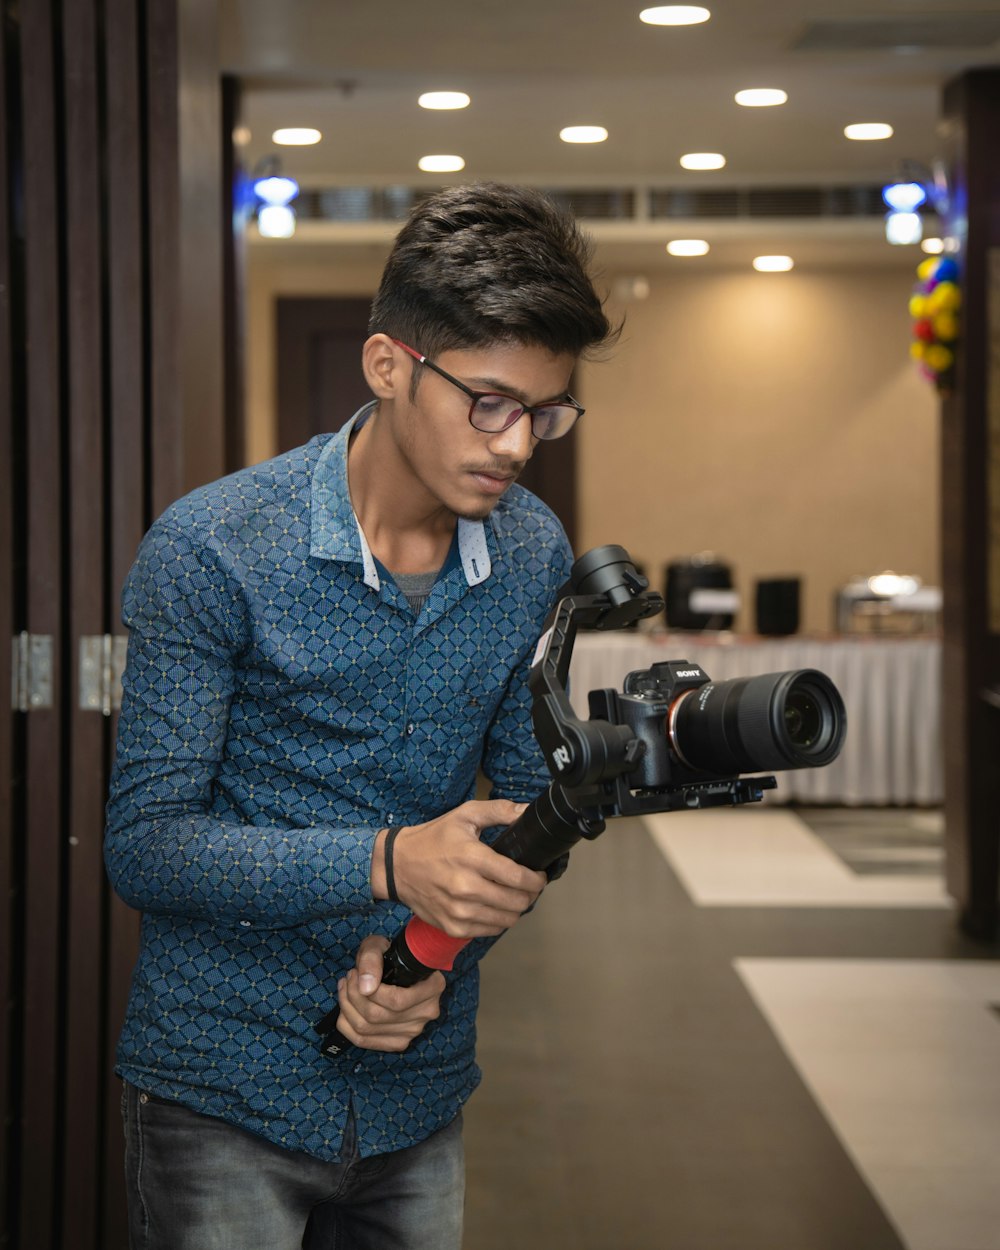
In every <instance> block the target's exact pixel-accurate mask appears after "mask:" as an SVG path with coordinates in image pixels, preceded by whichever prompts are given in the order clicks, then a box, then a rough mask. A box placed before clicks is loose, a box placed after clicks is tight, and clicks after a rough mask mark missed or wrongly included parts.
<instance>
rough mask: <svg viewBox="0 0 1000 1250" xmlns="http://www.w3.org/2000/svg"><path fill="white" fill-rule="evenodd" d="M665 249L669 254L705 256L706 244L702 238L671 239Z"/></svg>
mask: <svg viewBox="0 0 1000 1250" xmlns="http://www.w3.org/2000/svg"><path fill="white" fill-rule="evenodd" d="M667 251H668V252H669V253H670V255H671V256H705V255H706V254H707V253H708V244H707V243H706V242H705V240H704V239H671V240H670V242H669V243H668V244H667Z"/></svg>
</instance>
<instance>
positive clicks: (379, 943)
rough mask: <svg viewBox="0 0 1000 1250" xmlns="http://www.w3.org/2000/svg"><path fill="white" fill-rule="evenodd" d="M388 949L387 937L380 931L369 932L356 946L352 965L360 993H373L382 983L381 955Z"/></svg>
mask: <svg viewBox="0 0 1000 1250" xmlns="http://www.w3.org/2000/svg"><path fill="white" fill-rule="evenodd" d="M388 949H389V939H388V938H385V937H382V935H381V934H380V933H372V934H369V936H368V937H366V938H365V940H364V941H363V942H362V943H361V945H360V947H359V948H358V954H357V958H356V959H355V961H354V966H355V968H356V969H357V972H358V988H359V990H360V991H361V993H362V994H366V995H367V994H374V993H375V991H376V990H377V989H378V987H379V986H380V985H381V984H382V956H383V954H384V953H385V952H386V951H387V950H388Z"/></svg>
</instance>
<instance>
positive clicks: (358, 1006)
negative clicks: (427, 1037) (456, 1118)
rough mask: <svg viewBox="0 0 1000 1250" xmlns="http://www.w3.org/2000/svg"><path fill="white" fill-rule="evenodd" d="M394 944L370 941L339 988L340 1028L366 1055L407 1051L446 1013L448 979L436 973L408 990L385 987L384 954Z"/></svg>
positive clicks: (384, 940) (382, 939)
mask: <svg viewBox="0 0 1000 1250" xmlns="http://www.w3.org/2000/svg"><path fill="white" fill-rule="evenodd" d="M388 948H389V939H388V938H385V937H381V936H380V935H378V934H372V935H371V936H370V937H366V938H365V940H364V941H363V942H362V943H361V946H360V947H359V948H358V955H357V959H356V960H355V966H354V967H353V968H352V969H351V970H350V972H348V973H347V975H346V976H344V977H341V979H340V981H339V982H338V984H337V991H338V997H337V1001H338V1004H339V1006H340V1018H339V1020H338V1021H337V1028H338V1029H339V1031H340V1032H341V1033H343V1035H344V1036H345V1037H346V1038H347V1039H348V1040H349V1041H352V1042H353V1043H354V1045H355V1046H360V1047H362V1049H364V1050H386V1051H395V1052H399V1051H403V1050H405V1049H406V1048H407V1046H409V1044H410V1042H412V1041H413V1039H414V1038H415V1037H419V1035H420V1034H421V1033H422V1032H423V1031H424V1029H425V1028H426V1027H427V1025H428V1024H429V1023H430V1022H431V1021H432V1020H436V1019H437V1018H438V1016H439V1015H440V1014H441V995H442V994H443V993H444V989H445V984H446V982H445V979H444V977H443V976H442V974H441V973H440V972H435V973H433V974H432V975H431V976H429V977H428V978H427V979H426V980H425V981H418V982H417V984H416V985H411V986H409V987H408V988H404V987H402V986H399V985H383V984H382V955H383V952H385V951H386V950H388Z"/></svg>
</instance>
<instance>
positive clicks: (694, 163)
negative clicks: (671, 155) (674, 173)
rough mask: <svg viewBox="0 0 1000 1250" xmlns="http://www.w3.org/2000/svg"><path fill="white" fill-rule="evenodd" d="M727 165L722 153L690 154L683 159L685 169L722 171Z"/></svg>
mask: <svg viewBox="0 0 1000 1250" xmlns="http://www.w3.org/2000/svg"><path fill="white" fill-rule="evenodd" d="M725 163H726V158H725V157H724V156H723V155H722V153H721V152H688V153H687V154H686V155H685V156H682V157H681V166H682V167H683V168H684V169H722V167H723V166H724V165H725Z"/></svg>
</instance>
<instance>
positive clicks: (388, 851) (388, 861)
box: [382, 825, 403, 903]
mask: <svg viewBox="0 0 1000 1250" xmlns="http://www.w3.org/2000/svg"><path fill="white" fill-rule="evenodd" d="M402 827H403V826H402V825H393V826H392V828H391V829H390V830H389V832H388V833H387V834H386V835H385V845H384V846H383V847H382V855H383V857H384V859H385V892H386V893H387V894H388V895H389V902H390V903H398V902H399V895H398V894H397V893H396V878H395V877H394V876H393V874H392V844H393V842H395V841H396V834H397V833H399V831H400V829H402Z"/></svg>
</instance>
